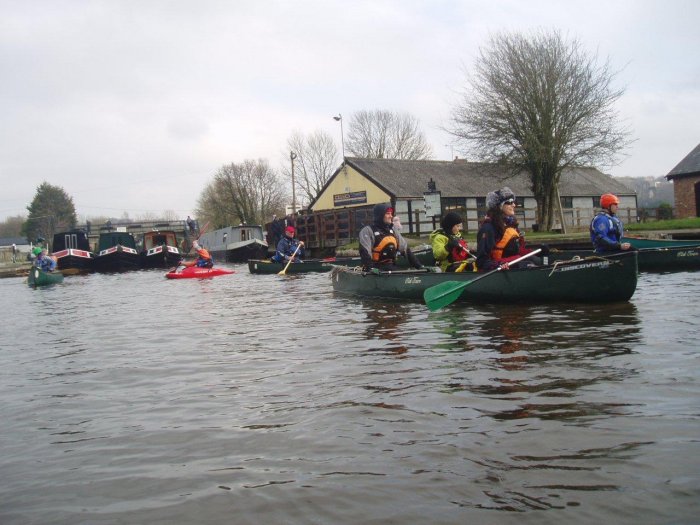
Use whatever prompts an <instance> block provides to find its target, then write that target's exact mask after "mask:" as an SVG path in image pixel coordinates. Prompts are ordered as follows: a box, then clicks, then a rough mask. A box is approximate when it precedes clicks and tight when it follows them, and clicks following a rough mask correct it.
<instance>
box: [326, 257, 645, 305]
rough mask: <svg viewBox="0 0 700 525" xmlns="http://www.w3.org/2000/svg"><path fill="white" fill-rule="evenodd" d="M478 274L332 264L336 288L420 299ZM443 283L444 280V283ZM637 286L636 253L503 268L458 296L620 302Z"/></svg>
mask: <svg viewBox="0 0 700 525" xmlns="http://www.w3.org/2000/svg"><path fill="white" fill-rule="evenodd" d="M481 275H484V274H479V273H430V272H426V271H418V270H402V271H396V272H386V273H381V274H380V275H374V274H371V273H364V272H362V271H360V270H358V269H355V268H346V267H342V266H334V267H333V271H332V273H331V280H332V283H333V289H334V290H335V291H337V292H341V293H348V294H354V295H361V296H367V297H385V298H392V299H410V300H422V299H423V294H424V292H425V290H427V289H429V288H431V287H433V286H437V285H439V284H441V283H447V282H450V283H455V284H456V285H458V284H460V283H466V282H468V281H471V280H474V279H476V278H477V277H479V276H481ZM443 286H444V285H443ZM636 287H637V252H629V253H624V254H619V255H615V256H611V257H607V258H600V257H596V258H592V259H590V260H589V259H583V260H575V261H559V262H557V263H555V264H550V265H548V266H538V267H534V268H525V269H512V270H506V271H500V272H496V273H493V274H491V275H488V276H486V277H485V278H483V279H479V280H478V281H475V282H474V284H473V285H470V286H467V287H465V288H464V291H463V292H462V294H461V295H460V296H459V299H458V300H459V301H466V302H489V303H491V302H494V303H504V302H505V303H511V302H526V303H541V302H600V303H608V302H616V301H627V300H629V299H630V298H631V297H632V295H633V294H634V291H635V289H636Z"/></svg>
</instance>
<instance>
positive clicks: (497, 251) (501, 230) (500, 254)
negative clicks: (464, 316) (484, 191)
mask: <svg viewBox="0 0 700 525" xmlns="http://www.w3.org/2000/svg"><path fill="white" fill-rule="evenodd" d="M486 207H487V211H486V218H485V219H484V222H483V223H482V224H481V227H480V228H479V231H478V232H477V234H476V242H477V249H476V266H477V268H478V270H479V271H480V272H488V271H491V270H495V269H496V268H498V267H500V268H501V269H503V270H508V269H509V268H510V266H509V263H510V262H511V261H514V260H515V259H517V258H519V257H522V256H523V255H526V254H528V253H530V252H531V251H532V250H530V249H527V248H525V236H524V235H523V234H522V233H521V232H520V230H519V229H518V220H517V219H516V217H515V207H516V204H515V194H514V193H513V191H512V190H511V189H510V188H508V187H504V188H501V189H500V190H497V191H492V192H489V194H488V195H487V196H486ZM543 251H544V250H543ZM520 264H524V265H533V264H535V265H537V264H541V261H540V259H539V258H538V257H534V256H533V257H530V258H528V259H527V261H523V263H518V265H520Z"/></svg>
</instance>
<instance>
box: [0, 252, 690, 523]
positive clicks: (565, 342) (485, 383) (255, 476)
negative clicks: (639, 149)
mask: <svg viewBox="0 0 700 525" xmlns="http://www.w3.org/2000/svg"><path fill="white" fill-rule="evenodd" d="M231 267H232V268H234V269H235V270H236V271H237V273H236V274H234V275H230V276H224V277H219V278H216V279H212V280H205V281H196V280H185V281H170V280H167V279H165V278H164V277H163V272H162V271H142V272H133V273H127V274H121V275H106V274H93V275H87V276H74V277H67V278H66V279H65V282H64V283H63V284H61V285H56V286H53V287H51V288H46V289H37V290H33V289H30V288H29V287H27V286H26V284H25V283H24V282H23V280H22V279H19V278H13V279H2V280H0V296H1V297H2V303H1V304H2V311H3V321H2V338H1V340H0V395H1V399H2V403H0V422H1V431H0V523H2V524H3V525H13V524H54V525H55V524H70V525H75V524H138V523H149V524H194V523H197V524H219V523H227V524H228V523H235V524H256V525H257V524H260V523H268V524H273V523H288V524H330V523H338V524H341V523H342V524H379V523H381V524H407V523H411V524H413V523H416V524H425V523H432V524H453V523H537V524H542V523H557V524H559V523H634V524H639V523H654V524H656V523H674V524H678V523H698V516H700V384H699V381H698V380H699V379H700V360H699V359H698V347H699V346H700V345H698V340H699V339H700V320H698V315H697V314H698V307H697V302H698V297H700V273H673V274H648V273H645V274H641V275H640V280H639V286H638V288H637V291H636V293H635V295H634V297H633V298H632V300H631V301H630V302H628V303H623V304H616V305H608V306H600V305H575V304H567V305H546V306H521V305H505V306H503V305H501V306H478V307H477V306H470V305H451V306H449V307H447V308H444V309H443V310H440V311H438V312H434V313H430V312H429V311H428V310H427V308H426V307H425V305H423V304H420V303H399V302H392V301H383V300H363V299H358V298H355V297H348V296H341V295H337V294H334V292H333V291H332V286H331V283H330V279H329V276H328V274H315V275H301V276H299V275H297V276H286V277H281V276H277V275H270V276H257V275H251V274H249V273H248V270H247V267H245V266H242V265H236V266H231Z"/></svg>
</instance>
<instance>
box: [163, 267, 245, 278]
mask: <svg viewBox="0 0 700 525" xmlns="http://www.w3.org/2000/svg"><path fill="white" fill-rule="evenodd" d="M232 273H235V272H234V271H233V270H226V269H225V268H197V267H194V266H193V267H190V268H185V269H184V270H182V271H181V272H168V273H166V274H165V277H166V278H168V279H209V278H211V277H219V276H221V275H230V274H232Z"/></svg>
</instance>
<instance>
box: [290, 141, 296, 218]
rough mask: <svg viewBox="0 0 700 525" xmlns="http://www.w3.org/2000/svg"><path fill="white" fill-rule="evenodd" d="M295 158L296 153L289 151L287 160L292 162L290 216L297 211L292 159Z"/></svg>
mask: <svg viewBox="0 0 700 525" xmlns="http://www.w3.org/2000/svg"><path fill="white" fill-rule="evenodd" d="M296 158H297V154H296V153H294V152H293V151H290V152H289V160H290V162H291V163H292V216H294V214H295V213H296V212H297V190H296V183H295V182H294V159H296Z"/></svg>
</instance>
